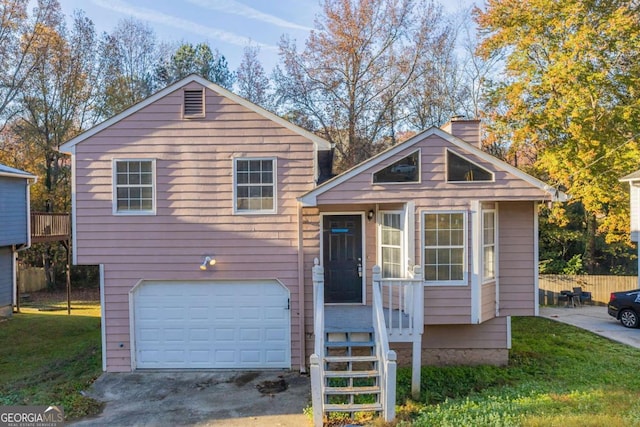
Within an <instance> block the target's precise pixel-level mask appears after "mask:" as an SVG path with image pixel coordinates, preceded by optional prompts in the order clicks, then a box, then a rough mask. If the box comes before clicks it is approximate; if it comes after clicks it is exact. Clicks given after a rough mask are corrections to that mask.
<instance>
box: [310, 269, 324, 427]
mask: <svg viewBox="0 0 640 427" xmlns="http://www.w3.org/2000/svg"><path fill="white" fill-rule="evenodd" d="M311 271H312V274H311V276H312V280H313V334H314V336H315V337H314V338H315V342H314V346H315V348H314V353H313V354H312V355H311V356H310V357H309V364H310V371H311V372H310V373H311V403H312V405H313V425H314V426H315V427H322V425H323V422H324V378H323V376H324V373H323V370H324V366H323V364H324V362H323V361H324V333H325V331H324V269H323V268H322V266H321V265H320V261H318V258H315V259H314V260H313V269H312V270H311Z"/></svg>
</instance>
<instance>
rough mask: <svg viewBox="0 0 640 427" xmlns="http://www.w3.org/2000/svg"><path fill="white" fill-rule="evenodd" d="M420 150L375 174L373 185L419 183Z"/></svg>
mask: <svg viewBox="0 0 640 427" xmlns="http://www.w3.org/2000/svg"><path fill="white" fill-rule="evenodd" d="M419 181H420V150H418V151H414V152H413V153H411V154H409V155H408V156H407V157H404V158H402V159H400V160H398V161H397V162H395V163H393V164H391V165H389V166H387V167H386V168H384V169H382V170H379V171H378V172H376V173H374V174H373V183H374V184H376V183H389V182H419Z"/></svg>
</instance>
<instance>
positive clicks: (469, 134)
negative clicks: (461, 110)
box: [440, 116, 482, 149]
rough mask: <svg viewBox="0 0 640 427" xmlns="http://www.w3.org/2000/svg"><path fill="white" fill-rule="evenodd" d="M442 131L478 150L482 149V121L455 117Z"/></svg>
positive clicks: (443, 126)
mask: <svg viewBox="0 0 640 427" xmlns="http://www.w3.org/2000/svg"><path fill="white" fill-rule="evenodd" d="M440 129H442V130H443V131H445V132H448V133H450V134H451V135H453V136H455V137H457V138H460V139H461V140H463V141H465V142H468V143H469V144H471V145H473V146H475V147H477V148H480V149H481V148H482V140H481V137H480V120H470V119H465V118H464V116H453V117H451V120H450V121H448V122H447V123H445V124H444V125H442V127H441V128H440Z"/></svg>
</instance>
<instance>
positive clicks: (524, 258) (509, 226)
mask: <svg viewBox="0 0 640 427" xmlns="http://www.w3.org/2000/svg"><path fill="white" fill-rule="evenodd" d="M499 210H500V215H499V218H498V224H499V225H498V233H499V237H498V241H499V242H500V248H499V251H498V253H499V266H500V267H499V275H500V315H501V316H533V315H534V314H535V293H536V292H537V289H536V283H535V275H534V273H535V270H536V269H537V268H538V266H537V265H535V254H534V240H535V239H537V236H535V235H534V221H535V215H536V203H535V202H517V203H516V202H514V203H504V202H503V203H500V207H499Z"/></svg>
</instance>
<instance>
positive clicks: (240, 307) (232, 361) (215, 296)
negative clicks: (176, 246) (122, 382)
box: [133, 281, 291, 369]
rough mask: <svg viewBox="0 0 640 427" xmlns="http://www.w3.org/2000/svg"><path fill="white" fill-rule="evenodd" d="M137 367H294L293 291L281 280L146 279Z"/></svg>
mask: <svg viewBox="0 0 640 427" xmlns="http://www.w3.org/2000/svg"><path fill="white" fill-rule="evenodd" d="M133 306H134V333H135V338H134V339H135V357H136V367H137V368H156V369H158V368H160V369H161V368H172V369H185V368H196V369H197V368H200V369H202V368H235V369H238V368H240V369H246V368H290V367H291V345H290V343H291V335H290V315H289V292H288V290H287V289H286V288H285V287H284V286H282V284H280V283H279V282H277V281H260V282H206V283H205V282H155V281H149V282H143V283H141V284H140V285H139V286H138V287H137V288H136V289H135V290H134V292H133Z"/></svg>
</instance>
